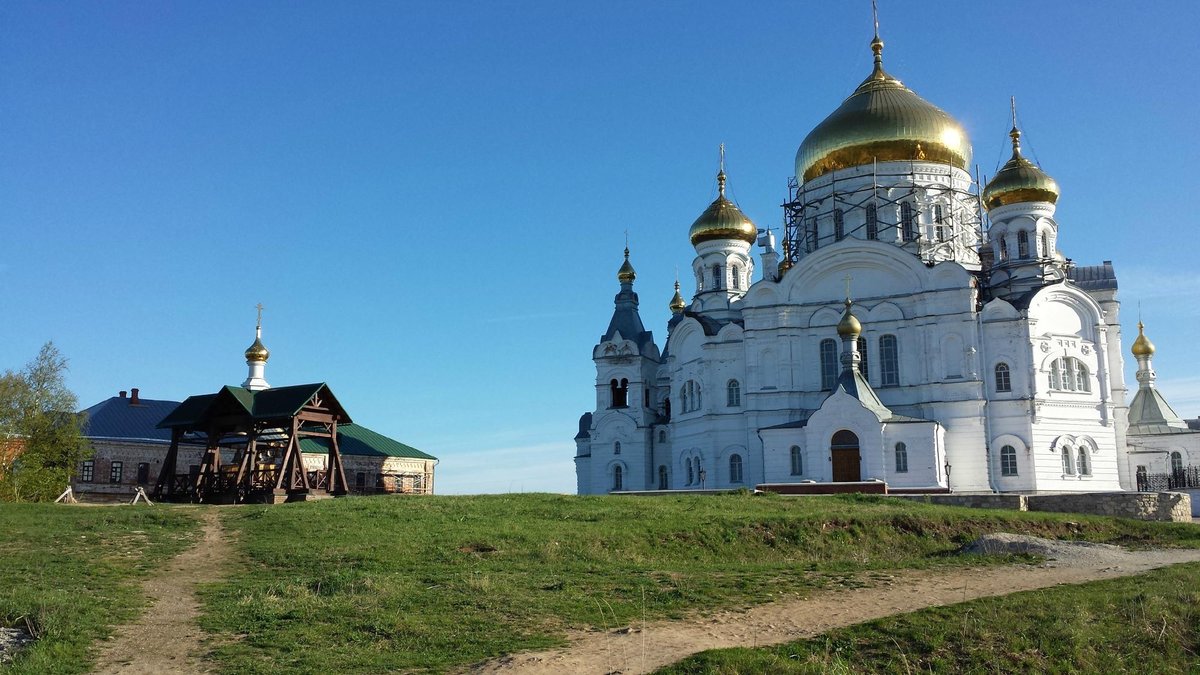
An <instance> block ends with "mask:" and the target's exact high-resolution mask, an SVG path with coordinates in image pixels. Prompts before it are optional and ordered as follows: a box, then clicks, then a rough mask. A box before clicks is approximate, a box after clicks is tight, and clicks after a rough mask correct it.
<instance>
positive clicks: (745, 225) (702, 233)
mask: <svg viewBox="0 0 1200 675" xmlns="http://www.w3.org/2000/svg"><path fill="white" fill-rule="evenodd" d="M717 192H718V194H717V199H716V201H714V202H713V203H712V204H709V205H708V208H707V209H705V210H704V213H701V214H700V217H699V218H697V219H696V222H694V223H692V228H691V229H690V230H688V236H689V237H690V238H691V240H692V246H695V245H696V244H699V243H700V242H702V241H713V240H715V239H740V240H742V241H744V242H747V243H750V244H753V243H754V241H755V239H757V238H758V227H757V226H756V225H755V224H754V223H753V222H752V221H751V220H750V219H749V218H747V217H746V214H744V213H742V210H741V209H739V208H738V207H737V205H736V204H734V203H733V202H731V201H729V200H728V199H726V198H725V170H724V169H722V170H721V171H720V172H718V173H717Z"/></svg>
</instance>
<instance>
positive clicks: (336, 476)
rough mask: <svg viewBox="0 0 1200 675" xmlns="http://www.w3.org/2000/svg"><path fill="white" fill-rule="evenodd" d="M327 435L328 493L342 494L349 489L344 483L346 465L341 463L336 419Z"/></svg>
mask: <svg viewBox="0 0 1200 675" xmlns="http://www.w3.org/2000/svg"><path fill="white" fill-rule="evenodd" d="M330 429H331V430H330V432H329V433H330V437H329V493H330V494H333V495H339V496H340V495H344V494H346V493H347V492H348V491H349V486H348V485H347V484H346V467H345V466H344V465H343V464H342V449H341V446H340V445H339V444H338V430H337V420H336V419H335V420H334V421H333V424H332V425H331V427H330Z"/></svg>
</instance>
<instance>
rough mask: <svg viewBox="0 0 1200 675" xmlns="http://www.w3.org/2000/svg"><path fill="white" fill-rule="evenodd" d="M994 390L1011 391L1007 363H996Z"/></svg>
mask: <svg viewBox="0 0 1200 675" xmlns="http://www.w3.org/2000/svg"><path fill="white" fill-rule="evenodd" d="M996 391H998V392H1004V391H1012V378H1011V377H1010V374H1009V372H1008V364H1007V363H997V364H996Z"/></svg>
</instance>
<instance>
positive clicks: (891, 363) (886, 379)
mask: <svg viewBox="0 0 1200 675" xmlns="http://www.w3.org/2000/svg"><path fill="white" fill-rule="evenodd" d="M899 384H900V354H899V348H898V347H897V342H896V336H895V335H880V336H879V385H880V386H882V387H892V386H896V385H899Z"/></svg>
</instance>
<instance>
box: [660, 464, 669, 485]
mask: <svg viewBox="0 0 1200 675" xmlns="http://www.w3.org/2000/svg"><path fill="white" fill-rule="evenodd" d="M658 489H659V490H667V489H669V486H668V485H667V465H666V464H662V465H659V467H658Z"/></svg>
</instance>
